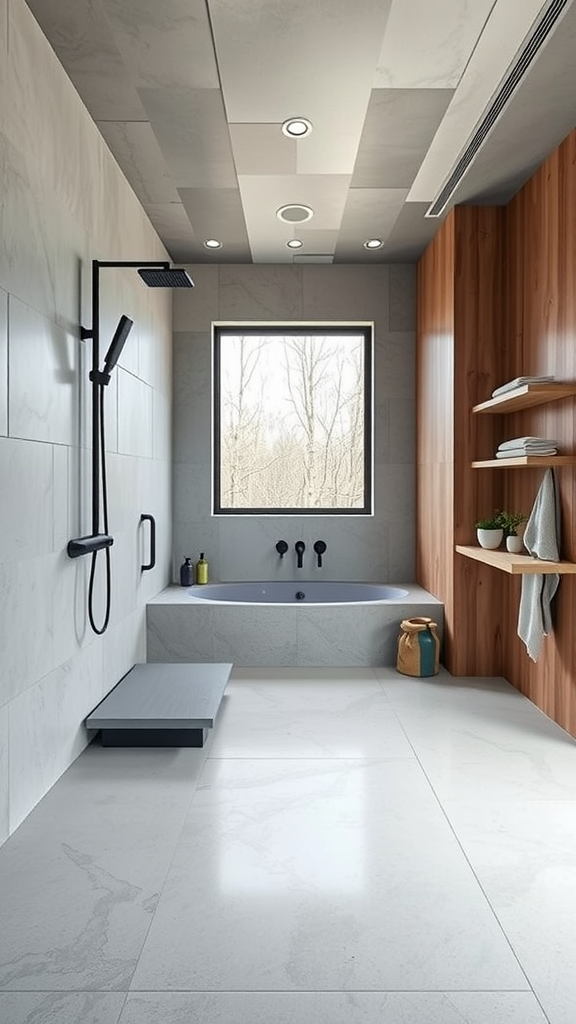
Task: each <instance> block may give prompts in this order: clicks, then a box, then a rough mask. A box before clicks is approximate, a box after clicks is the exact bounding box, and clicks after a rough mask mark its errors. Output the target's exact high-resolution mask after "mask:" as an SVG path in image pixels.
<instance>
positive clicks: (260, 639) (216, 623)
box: [146, 580, 444, 668]
mask: <svg viewBox="0 0 576 1024" xmlns="http://www.w3.org/2000/svg"><path fill="white" fill-rule="evenodd" d="M246 586H248V587H250V588H255V591H253V592H252V594H251V595H250V596H249V597H248V598H247V596H246V592H245V591H243V590H242V588H244V587H246ZM271 586H272V587H273V588H274V593H273V595H272V596H271V594H270V592H268V593H266V595H263V593H262V591H263V590H267V591H268V588H270V587H271ZM212 587H217V588H218V590H217V597H216V598H215V597H214V595H213V593H212V594H211V588H212ZM229 587H230V588H232V596H233V598H234V599H233V600H230V596H229V595H230V592H229V591H228V588H229ZM276 587H280V588H282V589H281V590H280V591H276ZM285 587H286V584H284V583H281V582H278V583H276V582H274V583H273V584H272V585H271V584H269V583H248V584H239V583H232V584H228V583H225V584H224V583H223V584H211V583H209V584H207V585H205V586H203V587H191V588H185V587H178V586H172V587H168V588H167V589H166V590H163V591H162V593H161V594H158V596H157V597H155V598H153V599H152V600H151V601H149V602H148V605H147V608H146V622H147V658H148V661H192V662H218V661H222V662H230V661H231V662H233V663H234V665H238V666H245V667H249V668H250V667H253V666H263V667H269V668H277V667H281V666H284V665H285V666H290V667H292V666H302V667H308V666H310V667H315V666H328V667H329V666H352V665H366V666H370V665H394V664H395V663H396V645H397V641H398V634H399V632H400V623H401V621H402V619H407V618H412V617H413V616H421V615H426V616H429V617H430V618H431V619H433V620H434V622H436V623H437V624H438V629H439V633H440V635H442V626H443V620H444V614H443V613H444V608H443V606H442V603H441V602H440V601H438V600H437V598H435V597H433V596H432V594H430V593H428V591H427V590H424V589H423V588H422V587H419V586H417V585H416V584H414V583H404V584H398V586H393V587H389V586H388V585H384V584H382V585H377V584H372V583H370V584H357V583H344V584H333V583H327V582H326V583H317V582H316V581H314V582H313V583H312V582H310V581H306V580H302V581H296V582H293V583H290V584H288V590H287V591H286V590H285ZM318 587H320V588H321V589H320V590H317V588H318ZM336 587H339V588H341V589H338V590H336V589H334V588H336ZM221 588H225V589H224V590H222V589H221ZM324 588H327V590H325V589H324ZM297 591H301V592H302V593H304V594H306V597H305V598H302V599H301V600H296V599H295V594H296V593H297ZM391 592H392V593H393V594H394V595H395V596H394V597H391V596H387V597H384V596H383V594H388V595H390V593H391ZM196 594H198V596H196ZM312 595H314V596H313V598H312V600H311V597H312ZM359 597H360V600H359V599H358V598H359ZM255 598H256V599H255Z"/></svg>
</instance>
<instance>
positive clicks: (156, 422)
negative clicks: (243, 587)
mask: <svg viewBox="0 0 576 1024" xmlns="http://www.w3.org/2000/svg"><path fill="white" fill-rule="evenodd" d="M0 96H1V97H2V101H1V105H0V195H1V197H2V199H1V202H0V479H1V481H2V487H1V497H0V525H1V527H2V528H1V530H0V842H1V841H2V840H4V839H5V838H6V836H7V835H8V834H9V833H10V832H12V831H13V830H14V829H15V828H17V826H18V825H19V824H20V822H21V821H22V820H23V819H24V818H25V817H26V815H27V814H28V812H29V811H30V810H31V808H32V807H34V805H35V804H36V803H37V801H38V800H39V799H40V798H41V797H42V796H43V795H44V793H46V791H47V790H48V789H49V788H50V787H51V786H52V785H53V783H54V782H55V781H56V779H58V777H59V776H60V775H61V774H62V772H64V771H65V770H66V768H67V767H68V766H69V765H70V763H71V762H72V761H73V760H74V758H75V757H77V755H78V754H79V753H80V752H81V750H82V748H83V747H84V746H85V743H86V733H85V730H84V729H83V726H82V721H83V719H84V716H85V715H86V714H87V713H88V712H89V711H90V710H92V708H94V707H95V705H96V704H97V703H98V702H99V701H100V700H101V698H102V697H103V696H104V695H105V694H106V693H107V692H108V691H109V690H110V689H111V688H112V687H113V686H114V685H115V684H116V683H117V681H118V680H119V679H120V678H121V676H122V675H123V674H124V673H125V672H126V671H127V670H128V669H129V668H130V667H131V665H133V664H134V662H136V661H141V660H143V659H144V657H145V631H144V616H145V612H144V608H145V603H146V600H147V598H149V597H151V596H153V595H154V594H156V593H157V592H158V591H159V590H161V589H162V588H163V587H164V586H165V585H166V583H167V582H168V580H169V578H170V562H171V545H170V532H171V491H170V478H171V469H170V454H171V452H170V445H171V430H170V409H171V388H172V366H171V323H172V316H171V309H172V293H171V292H163V291H150V290H149V289H147V288H145V287H144V286H143V283H142V281H141V280H140V279H139V277H138V275H137V273H136V271H135V270H128V269H120V270H118V271H116V270H114V271H111V272H110V274H107V275H106V278H105V279H104V278H103V279H102V282H101V286H102V287H101V310H100V328H101V337H102V343H103V346H105V345H107V344H108V342H109V341H110V339H111V338H112V335H113V333H114V328H115V327H116V324H117V322H118V319H119V316H120V314H121V313H126V314H129V316H130V318H131V319H133V320H134V328H133V331H132V334H131V336H130V341H129V344H127V345H126V347H125V348H124V350H123V352H122V357H121V359H120V361H119V363H118V366H117V367H116V369H115V371H114V374H113V377H112V379H111V382H110V385H109V388H108V395H107V399H108V401H107V407H106V442H107V461H108V491H109V500H110V510H109V513H110V526H111V532H112V533H113V534H114V547H113V549H112V552H111V558H112V575H113V590H112V610H111V617H110V626H109V629H108V632H107V633H106V635H105V637H102V638H96V637H95V636H94V635H93V634H92V633H91V632H90V630H89V628H88V626H87V619H86V591H87V570H88V568H89V566H88V565H87V564H86V563H87V562H88V560H87V559H82V558H80V559H76V560H70V559H69V558H68V556H67V555H66V545H67V543H68V541H69V539H70V538H71V537H78V536H82V535H85V534H88V533H89V532H90V525H91V524H90V464H91V451H90V444H91V437H90V402H89V387H90V384H89V381H88V373H89V370H90V351H89V350H90V343H89V342H85V341H82V340H81V337H80V324H85V325H89V324H90V318H91V312H90V310H91V262H92V259H94V258H103V259H106V258H110V259H113V260H132V259H133V258H134V257H135V256H136V257H141V258H143V259H144V260H146V261H154V262H164V261H165V260H166V258H167V254H166V252H165V250H164V248H163V246H162V245H161V244H160V242H159V240H158V238H157V236H156V234H155V232H154V231H153V230H152V228H151V226H150V223H149V221H148V219H147V217H146V215H145V213H144V211H143V210H142V208H141V206H140V205H139V203H138V201H137V200H136V198H135V196H134V194H133V192H132V191H131V189H130V188H129V187H128V185H127V183H126V181H125V179H124V178H123V176H122V174H121V173H120V171H119V169H118V167H117V165H116V163H115V162H114V160H113V159H112V157H111V155H110V153H109V151H108V149H107V147H106V145H105V143H104V142H103V140H102V138H101V136H100V134H99V132H98V131H97V129H96V127H95V125H94V123H93V121H92V119H91V118H90V116H89V115H88V114H87V112H86V110H85V109H84V107H83V106H82V104H81V102H80V100H79V98H78V95H77V93H76V91H75V90H74V88H73V86H72V85H71V83H70V82H69V80H68V78H67V77H66V75H65V73H64V71H63V70H62V67H61V66H60V64H59V62H58V61H57V59H56V58H55V56H54V54H53V52H52V50H51V49H50V47H49V46H48V44H47V43H46V40H45V39H44V36H43V35H42V33H41V31H40V30H39V28H38V25H37V24H36V22H35V21H34V19H33V17H32V15H31V14H30V11H29V9H28V8H27V6H26V5H25V3H23V2H22V0H10V4H9V5H8V3H7V2H6V0H0ZM8 365H9V367H10V374H9V376H8ZM143 512H144V513H152V514H154V516H155V519H156V522H157V563H156V568H155V569H154V570H152V571H151V572H148V573H145V574H144V575H142V573H141V570H140V566H141V564H143V563H144V562H145V561H146V558H147V556H148V553H149V540H148V531H147V529H146V528H143V527H142V526H141V525H140V515H141V513H143ZM102 601H103V579H102V576H101V575H100V574H99V577H98V579H97V581H96V595H95V603H96V605H97V609H98V611H97V614H98V617H100V610H101V609H102V607H103V604H102Z"/></svg>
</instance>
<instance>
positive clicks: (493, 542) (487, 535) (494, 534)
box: [476, 510, 504, 550]
mask: <svg viewBox="0 0 576 1024" xmlns="http://www.w3.org/2000/svg"><path fill="white" fill-rule="evenodd" d="M501 515H502V513H501V512H498V510H496V511H495V512H494V515H493V516H490V517H489V518H488V519H478V520H477V522H476V536H477V538H478V543H479V545H480V547H481V548H487V549H489V550H494V549H495V548H498V547H500V545H501V543H502V537H503V536H504V527H503V525H502V521H501V519H500V516H501Z"/></svg>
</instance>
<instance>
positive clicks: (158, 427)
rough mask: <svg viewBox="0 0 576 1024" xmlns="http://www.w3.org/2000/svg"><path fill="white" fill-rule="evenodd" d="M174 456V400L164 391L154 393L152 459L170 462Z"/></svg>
mask: <svg viewBox="0 0 576 1024" xmlns="http://www.w3.org/2000/svg"><path fill="white" fill-rule="evenodd" d="M171 454H172V399H171V396H170V395H166V394H164V393H163V392H162V391H157V390H154V391H153V392H152V457H153V458H154V459H155V460H157V461H159V460H162V461H164V462H169V461H170V457H171Z"/></svg>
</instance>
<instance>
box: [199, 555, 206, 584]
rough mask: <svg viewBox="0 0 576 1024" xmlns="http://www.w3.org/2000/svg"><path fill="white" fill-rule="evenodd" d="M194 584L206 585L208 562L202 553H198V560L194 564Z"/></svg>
mask: <svg viewBox="0 0 576 1024" xmlns="http://www.w3.org/2000/svg"><path fill="white" fill-rule="evenodd" d="M196 583H208V562H207V561H206V559H205V558H204V552H203V551H201V552H200V558H199V559H198V561H197V562H196Z"/></svg>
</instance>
